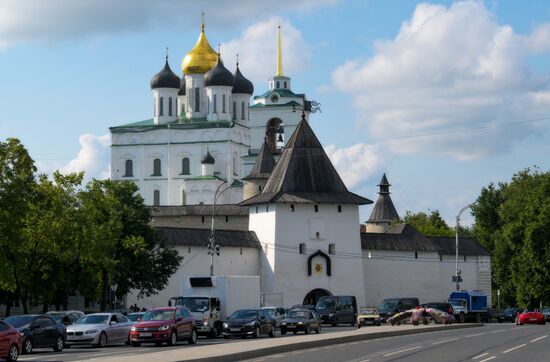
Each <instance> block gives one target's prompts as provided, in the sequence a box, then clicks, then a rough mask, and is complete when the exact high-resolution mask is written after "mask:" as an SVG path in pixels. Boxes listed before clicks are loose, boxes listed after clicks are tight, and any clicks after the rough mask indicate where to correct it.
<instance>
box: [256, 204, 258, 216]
mask: <svg viewBox="0 0 550 362" xmlns="http://www.w3.org/2000/svg"><path fill="white" fill-rule="evenodd" d="M257 213H258V206H256V214H257Z"/></svg>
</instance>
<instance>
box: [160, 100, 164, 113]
mask: <svg viewBox="0 0 550 362" xmlns="http://www.w3.org/2000/svg"><path fill="white" fill-rule="evenodd" d="M163 115H164V97H160V98H159V116H163Z"/></svg>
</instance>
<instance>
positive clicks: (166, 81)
mask: <svg viewBox="0 0 550 362" xmlns="http://www.w3.org/2000/svg"><path fill="white" fill-rule="evenodd" d="M179 87H180V78H179V77H178V76H177V75H175V74H174V72H172V69H170V66H169V65H168V58H166V63H164V68H162V70H161V71H160V72H158V73H157V74H155V75H154V76H153V78H152V79H151V89H155V88H176V89H179Z"/></svg>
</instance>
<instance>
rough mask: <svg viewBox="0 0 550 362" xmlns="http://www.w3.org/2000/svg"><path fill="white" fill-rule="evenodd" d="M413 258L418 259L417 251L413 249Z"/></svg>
mask: <svg viewBox="0 0 550 362" xmlns="http://www.w3.org/2000/svg"><path fill="white" fill-rule="evenodd" d="M414 258H415V259H418V251H415V252H414Z"/></svg>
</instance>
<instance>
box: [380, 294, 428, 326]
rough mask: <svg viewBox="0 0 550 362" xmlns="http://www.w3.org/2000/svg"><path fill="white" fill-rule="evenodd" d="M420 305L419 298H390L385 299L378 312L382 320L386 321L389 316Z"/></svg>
mask: <svg viewBox="0 0 550 362" xmlns="http://www.w3.org/2000/svg"><path fill="white" fill-rule="evenodd" d="M419 305H420V301H419V300H418V298H388V299H384V300H383V301H382V303H380V305H379V306H378V314H379V315H380V322H382V323H386V321H387V320H388V318H390V317H391V316H393V315H395V314H397V313H399V312H404V311H406V310H409V309H413V308H416V307H418V306H419Z"/></svg>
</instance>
